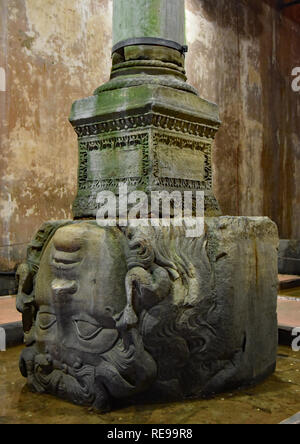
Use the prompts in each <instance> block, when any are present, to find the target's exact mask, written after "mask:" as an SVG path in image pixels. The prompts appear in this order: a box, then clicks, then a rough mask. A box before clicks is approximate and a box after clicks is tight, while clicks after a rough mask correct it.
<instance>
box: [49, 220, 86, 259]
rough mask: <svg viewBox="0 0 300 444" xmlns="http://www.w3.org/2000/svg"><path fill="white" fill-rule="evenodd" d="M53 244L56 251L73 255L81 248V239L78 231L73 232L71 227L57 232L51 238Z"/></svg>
mask: <svg viewBox="0 0 300 444" xmlns="http://www.w3.org/2000/svg"><path fill="white" fill-rule="evenodd" d="M53 243H54V246H55V249H56V250H57V251H63V252H65V253H75V252H77V251H79V250H80V249H81V247H82V239H81V238H80V237H79V235H78V231H77V232H74V228H73V226H71V227H66V228H61V229H60V230H58V231H57V232H56V233H55V235H54V237H53Z"/></svg>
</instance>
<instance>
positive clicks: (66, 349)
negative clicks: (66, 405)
mask: <svg viewBox="0 0 300 444" xmlns="http://www.w3.org/2000/svg"><path fill="white" fill-rule="evenodd" d="M121 237H122V235H121V233H120V232H119V230H117V229H116V230H112V229H110V230H105V229H103V228H100V227H98V226H97V225H96V224H94V223H88V222H84V223H78V224H72V225H68V226H66V227H62V228H60V229H59V230H57V232H56V233H55V235H54V236H53V237H52V239H51V240H50V242H49V243H48V245H47V246H46V248H45V250H44V252H43V255H42V259H41V263H40V269H39V272H38V274H37V278H36V285H35V304H36V306H37V316H36V320H35V325H34V335H35V344H34V345H33V346H32V347H31V352H30V348H29V349H27V350H25V352H24V354H23V357H22V359H23V362H24V365H23V367H25V368H26V371H25V372H23V373H26V376H27V377H28V379H29V384H30V385H31V386H32V388H33V389H35V390H37V391H40V392H42V391H46V392H48V393H53V394H55V395H59V396H61V397H63V398H66V399H69V400H71V401H73V402H76V403H80V404H88V405H90V404H94V405H96V406H97V407H99V408H102V407H103V406H104V405H105V403H106V402H107V400H108V398H109V395H112V396H115V397H124V396H128V395H130V394H133V393H135V392H136V391H140V390H142V388H143V387H144V386H146V385H147V382H146V381H148V380H149V381H150V380H151V378H152V376H151V375H152V373H153V372H154V373H155V364H154V362H152V360H151V358H150V356H149V355H148V354H147V353H146V352H145V351H144V349H143V347H142V346H141V347H139V346H138V347H136V341H134V340H131V339H132V337H131V336H130V335H131V334H132V332H131V333H128V332H127V333H126V341H125V342H126V344H125V343H124V335H123V336H122V335H121V334H120V331H119V329H118V328H117V323H118V322H119V321H120V319H121V317H122V313H123V309H124V307H125V305H126V295H125V286H124V282H125V277H126V272H127V268H126V261H125V259H124V254H123V248H122V238H121ZM137 342H138V341H137ZM141 355H142V359H143V360H144V361H145V362H148V361H149V362H150V367H149V369H150V370H149V372H148V373H147V372H146V373H145V372H144V373H145V374H143V376H142V377H141V380H138V379H136V376H135V375H136V373H137V368H136V366H137V365H139V364H137V360H140V359H141ZM28 369H31V370H30V371H28ZM150 374H151V375H150ZM133 380H134V381H133ZM108 386H109V388H108Z"/></svg>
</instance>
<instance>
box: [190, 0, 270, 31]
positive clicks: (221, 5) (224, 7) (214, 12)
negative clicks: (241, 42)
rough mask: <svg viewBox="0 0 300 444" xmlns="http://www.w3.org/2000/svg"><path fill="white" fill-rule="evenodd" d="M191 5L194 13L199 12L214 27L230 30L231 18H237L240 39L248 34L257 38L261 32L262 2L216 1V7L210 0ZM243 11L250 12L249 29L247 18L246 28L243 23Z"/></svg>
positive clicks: (255, 0) (197, 1)
mask: <svg viewBox="0 0 300 444" xmlns="http://www.w3.org/2000/svg"><path fill="white" fill-rule="evenodd" d="M191 5H192V8H193V10H194V12H195V13H197V12H198V13H199V11H201V14H202V15H203V17H204V18H205V19H206V20H208V21H210V22H215V23H216V25H218V26H221V27H223V28H231V27H232V17H235V16H237V17H238V19H239V24H238V28H239V34H240V35H241V37H243V36H245V37H246V36H247V35H248V33H250V32H251V36H252V37H258V36H259V35H261V34H262V32H263V22H262V15H263V13H264V7H263V2H262V0H251V2H249V1H248V0H218V1H217V6H216V2H214V1H211V0H191ZM233 10H235V11H236V14H233ZM245 10H249V11H250V12H252V14H251V15H252V17H253V21H252V23H251V25H252V26H251V29H249V17H248V18H247V27H246V26H244V23H243V20H244V15H243V11H245Z"/></svg>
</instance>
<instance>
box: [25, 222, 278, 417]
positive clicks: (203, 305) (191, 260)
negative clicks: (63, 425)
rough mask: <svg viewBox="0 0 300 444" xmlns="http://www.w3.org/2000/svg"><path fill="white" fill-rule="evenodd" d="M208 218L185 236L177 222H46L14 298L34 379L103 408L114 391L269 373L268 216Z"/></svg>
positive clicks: (273, 298) (166, 394)
mask: <svg viewBox="0 0 300 444" xmlns="http://www.w3.org/2000/svg"><path fill="white" fill-rule="evenodd" d="M205 222H206V228H205V233H204V234H203V236H202V237H200V238H193V239H191V238H186V236H185V230H184V228H183V227H182V228H178V227H177V228H172V227H170V228H167V227H164V228H163V227H156V228H154V227H132V226H129V227H128V228H127V229H124V230H123V231H121V230H119V229H118V228H106V229H104V228H100V227H99V226H97V224H96V223H95V222H93V221H90V222H88V221H82V222H72V221H70V224H69V225H66V224H65V223H64V224H63V225H62V226H61V228H58V229H57V226H56V229H53V230H50V231H49V237H48V239H47V240H45V242H44V246H43V250H42V254H41V255H40V256H39V258H40V259H39V263H37V262H36V265H37V267H36V268H35V270H34V272H33V282H34V286H33V288H32V292H31V295H30V296H31V297H30V298H28V295H26V294H25V293H26V291H27V292H28V290H26V289H25V288H24V289H21V290H20V294H19V297H18V306H19V307H21V308H22V310H23V311H24V308H27V312H28V313H29V312H30V313H31V318H30V317H29V318H28V317H27V327H25V341H26V345H27V347H26V349H25V350H24V351H23V353H22V357H21V360H20V368H21V372H22V374H23V375H24V376H25V377H27V378H28V384H29V386H30V388H31V389H32V390H35V391H38V392H41V393H42V392H47V393H52V394H54V395H57V396H61V397H63V398H66V399H68V400H70V401H72V402H75V403H79V404H84V405H94V406H95V407H97V408H99V409H100V410H105V409H108V408H109V406H110V404H111V402H113V401H114V400H116V399H120V398H125V399H128V400H129V399H132V400H134V399H137V398H138V397H139V396H143V399H146V398H150V399H160V400H161V399H164V398H165V399H174V398H179V399H180V398H185V397H191V396H192V397H201V396H204V395H211V394H213V393H215V392H219V391H222V390H225V389H228V388H232V387H238V386H241V385H247V384H251V383H253V382H256V381H258V380H260V379H262V378H264V377H265V376H267V375H269V374H270V373H271V372H272V371H273V370H274V369H275V363H276V349H277V318H276V302H277V246H278V235H277V228H276V225H275V224H274V223H273V222H271V221H270V220H269V219H268V218H234V217H220V218H207V219H206V220H205ZM33 244H34V243H33ZM23 314H24V313H23ZM23 318H24V316H23ZM140 394H142V395H140Z"/></svg>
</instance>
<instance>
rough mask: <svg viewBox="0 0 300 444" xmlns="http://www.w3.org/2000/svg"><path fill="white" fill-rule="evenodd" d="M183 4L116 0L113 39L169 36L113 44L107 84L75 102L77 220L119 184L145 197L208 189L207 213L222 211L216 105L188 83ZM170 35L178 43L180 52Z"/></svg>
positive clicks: (169, 0)
mask: <svg viewBox="0 0 300 444" xmlns="http://www.w3.org/2000/svg"><path fill="white" fill-rule="evenodd" d="M184 6H185V2H184V0H114V26H113V28H114V36H113V43H114V44H117V43H119V42H120V41H124V40H127V39H132V38H143V37H154V38H158V39H164V40H162V41H157V40H156V41H155V42H153V41H152V42H151V41H150V42H149V41H148V40H146V41H143V43H141V44H139V45H138V44H135V43H134V42H133V43H132V42H131V43H130V44H129V43H128V44H127V46H126V44H125V45H124V46H122V45H121V46H120V47H118V48H116V49H115V50H114V54H113V59H112V71H111V77H110V80H109V82H107V83H106V84H104V85H102V86H100V87H99V88H97V89H96V91H95V92H94V96H93V97H88V98H86V99H83V100H79V101H77V102H75V103H74V104H73V107H72V111H71V116H70V121H71V123H72V125H73V127H74V129H75V131H76V133H77V135H78V141H79V172H78V194H77V198H76V200H75V203H74V206H73V212H74V216H75V218H77V219H80V218H85V217H96V214H97V210H98V208H99V206H100V204H97V196H98V194H99V193H100V192H101V191H112V192H113V193H116V194H117V193H118V189H119V184H120V183H123V184H124V183H126V184H127V186H128V191H129V192H131V191H135V190H141V191H144V192H146V193H148V194H150V193H151V191H169V192H172V191H180V192H184V191H192V192H196V191H204V194H205V214H206V215H210V216H212V215H219V214H220V210H219V206H218V203H217V201H216V199H215V197H214V195H213V191H212V162H211V147H212V143H213V140H214V137H215V134H216V132H217V130H218V128H219V125H220V121H219V114H218V108H217V106H216V105H215V104H214V103H211V102H208V101H206V100H203V99H201V98H200V97H199V96H198V93H197V91H196V90H195V89H194V88H193V87H192V86H190V85H188V84H187V83H186V76H185V69H184V60H185V59H184V55H183V53H182V52H181V46H180V45H183V44H184V42H185V37H184V30H185V25H184V21H185V20H184V18H185V8H184ZM165 40H173V42H175V49H174V48H171V47H168V45H167V43H169V42H167V43H166V42H165ZM164 43H165V44H166V45H164ZM176 44H179V49H178V50H177V49H176Z"/></svg>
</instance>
